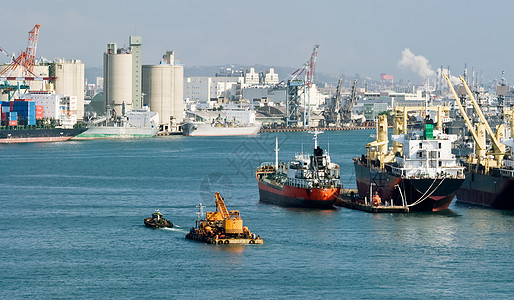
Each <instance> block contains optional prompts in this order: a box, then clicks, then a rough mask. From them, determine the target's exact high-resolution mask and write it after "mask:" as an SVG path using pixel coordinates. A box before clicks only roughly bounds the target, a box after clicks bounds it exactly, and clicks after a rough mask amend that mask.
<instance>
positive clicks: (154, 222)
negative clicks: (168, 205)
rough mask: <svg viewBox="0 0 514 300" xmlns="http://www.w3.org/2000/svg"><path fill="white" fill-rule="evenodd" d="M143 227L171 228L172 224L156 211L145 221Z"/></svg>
mask: <svg viewBox="0 0 514 300" xmlns="http://www.w3.org/2000/svg"><path fill="white" fill-rule="evenodd" d="M144 222H145V226H146V227H149V228H172V227H173V223H171V222H170V221H168V220H166V219H165V218H164V217H163V216H162V213H161V212H160V211H159V210H158V209H156V210H155V212H154V213H153V214H152V217H151V218H146V219H145V221H144Z"/></svg>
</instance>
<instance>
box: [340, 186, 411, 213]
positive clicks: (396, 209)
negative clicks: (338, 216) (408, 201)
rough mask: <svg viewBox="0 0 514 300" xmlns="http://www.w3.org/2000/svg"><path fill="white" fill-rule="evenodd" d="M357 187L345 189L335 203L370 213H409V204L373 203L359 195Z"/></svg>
mask: <svg viewBox="0 0 514 300" xmlns="http://www.w3.org/2000/svg"><path fill="white" fill-rule="evenodd" d="M358 195H359V194H358V192H357V190H356V189H345V190H343V191H342V192H341V195H340V196H339V197H338V198H337V200H336V202H335V205H336V206H341V207H346V208H350V209H356V210H362V211H365V212H370V213H407V212H409V207H408V206H395V205H382V204H381V205H373V204H371V202H370V201H369V200H368V199H366V198H362V197H359V196H358Z"/></svg>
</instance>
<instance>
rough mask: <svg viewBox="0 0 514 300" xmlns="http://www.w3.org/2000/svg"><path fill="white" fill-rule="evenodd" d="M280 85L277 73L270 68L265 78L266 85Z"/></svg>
mask: <svg viewBox="0 0 514 300" xmlns="http://www.w3.org/2000/svg"><path fill="white" fill-rule="evenodd" d="M278 83H279V80H278V74H276V73H275V70H274V69H273V68H270V69H269V72H268V73H266V75H265V76H264V84H269V85H277V84H278Z"/></svg>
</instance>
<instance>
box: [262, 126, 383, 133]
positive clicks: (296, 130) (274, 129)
mask: <svg viewBox="0 0 514 300" xmlns="http://www.w3.org/2000/svg"><path fill="white" fill-rule="evenodd" d="M316 129H317V130H321V131H342V130H344V131H346V130H362V129H375V126H352V127H325V128H316ZM311 130H313V128H284V127H281V128H261V130H259V132H298V131H311Z"/></svg>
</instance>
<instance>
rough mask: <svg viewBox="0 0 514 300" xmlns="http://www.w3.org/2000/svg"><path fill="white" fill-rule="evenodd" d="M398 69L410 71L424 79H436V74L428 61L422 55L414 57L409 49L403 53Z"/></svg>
mask: <svg viewBox="0 0 514 300" xmlns="http://www.w3.org/2000/svg"><path fill="white" fill-rule="evenodd" d="M398 67H400V68H402V69H407V70H410V71H411V72H413V73H415V74H416V75H418V76H419V77H421V78H422V79H427V78H430V79H432V78H434V77H435V75H436V73H435V72H434V70H432V67H431V66H430V65H429V64H428V59H426V58H425V57H424V56H421V55H414V53H412V51H410V49H409V48H405V49H403V51H402V58H401V59H400V61H399V62H398Z"/></svg>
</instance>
